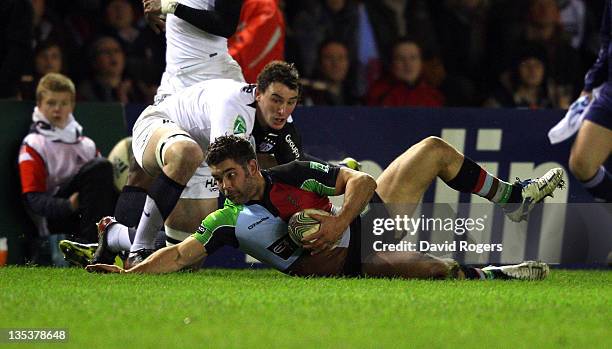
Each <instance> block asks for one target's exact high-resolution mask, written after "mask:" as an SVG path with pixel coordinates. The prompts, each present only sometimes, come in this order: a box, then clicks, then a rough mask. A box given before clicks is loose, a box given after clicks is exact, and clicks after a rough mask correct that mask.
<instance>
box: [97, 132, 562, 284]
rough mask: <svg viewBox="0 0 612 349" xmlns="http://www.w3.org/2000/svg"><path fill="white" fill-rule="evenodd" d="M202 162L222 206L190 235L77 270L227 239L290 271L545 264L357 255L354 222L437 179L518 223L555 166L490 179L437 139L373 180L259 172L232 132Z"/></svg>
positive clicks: (509, 273)
mask: <svg viewBox="0 0 612 349" xmlns="http://www.w3.org/2000/svg"><path fill="white" fill-rule="evenodd" d="M206 161H207V163H208V164H209V166H210V168H211V171H212V175H213V177H214V178H215V180H216V181H217V184H218V186H219V189H220V190H222V191H223V193H224V194H225V196H226V197H227V198H228V200H227V201H226V203H225V207H224V208H222V209H220V210H217V211H215V212H214V213H212V214H210V215H209V216H207V217H206V218H205V219H204V220H203V221H202V224H201V226H200V227H199V229H198V231H197V232H196V233H194V234H193V235H192V236H191V237H188V238H187V239H185V240H184V241H183V242H181V243H180V244H178V245H175V246H171V247H166V248H163V249H161V250H159V251H157V252H155V253H154V254H152V255H151V256H150V257H148V258H147V259H146V260H145V261H143V262H142V263H140V264H139V265H137V266H135V267H133V268H131V269H128V270H124V269H122V268H120V267H118V266H115V265H105V264H96V265H89V266H87V270H88V271H92V272H114V273H123V272H129V273H168V272H173V271H177V270H180V269H183V268H185V267H189V266H198V265H200V264H201V263H202V261H203V259H204V258H205V257H206V256H207V255H209V254H212V253H214V252H215V251H216V250H217V249H219V248H220V247H222V246H224V245H230V246H233V247H236V248H239V249H240V250H241V251H243V252H245V253H248V254H250V255H251V256H253V257H255V258H257V259H258V260H260V261H262V262H263V263H266V264H268V265H269V266H271V267H274V268H276V269H278V270H280V271H282V272H284V273H287V274H290V275H298V276H309V275H315V276H361V275H366V276H373V277H403V278H448V277H451V278H480V279H485V278H496V277H499V278H519V279H529V280H534V279H542V278H544V277H545V276H546V275H547V274H548V266H547V265H546V264H544V263H539V262H526V263H522V264H519V265H514V266H506V267H487V268H484V269H479V268H472V267H466V266H460V265H459V264H458V263H457V262H455V261H452V260H446V259H440V258H436V257H434V256H431V255H427V254H423V253H419V252H401V253H397V252H373V251H372V252H371V253H369V254H368V255H362V249H361V243H362V242H361V241H360V240H361V238H360V231H359V229H358V228H357V227H358V226H359V223H360V212H361V211H362V210H363V208H364V207H365V205H366V204H367V203H368V202H370V203H376V202H378V203H380V202H384V203H407V204H416V203H418V202H419V200H420V199H421V197H422V196H423V193H424V192H425V190H426V189H427V187H428V186H429V184H430V183H431V182H432V181H433V180H434V179H436V178H437V177H439V178H441V179H442V180H444V181H445V182H446V183H447V184H448V185H449V186H450V187H452V188H454V189H457V190H459V191H462V192H473V193H475V194H477V195H481V196H484V197H487V198H488V199H490V200H491V201H493V202H496V203H498V204H500V205H503V206H505V207H507V206H508V204H509V203H515V205H513V206H514V209H513V210H511V211H510V210H509V211H507V215H508V216H509V217H511V218H512V219H514V220H520V219H523V218H525V217H526V214H527V213H528V212H529V211H530V210H531V209H532V208H533V206H534V204H535V203H536V202H538V201H541V200H542V199H543V198H544V197H545V196H547V195H550V194H551V193H552V192H553V191H554V189H555V188H557V187H558V186H561V185H562V176H563V170H561V169H559V168H556V169H552V170H550V171H548V172H547V173H546V174H545V175H544V176H543V177H542V178H539V179H536V180H533V181H532V180H527V181H524V182H521V183H516V184H514V185H512V184H509V183H505V182H503V181H501V180H499V179H497V178H495V177H493V176H491V175H490V174H489V173H487V172H486V171H484V170H483V169H482V168H480V166H478V165H477V164H476V163H474V162H473V161H472V160H470V159H469V158H467V157H464V156H463V155H462V154H461V153H459V152H458V151H457V150H456V149H455V148H453V147H452V146H451V145H449V144H448V143H446V142H445V141H444V140H442V139H440V138H437V137H429V138H426V139H425V140H423V141H421V142H419V143H418V144H416V145H414V146H412V147H411V148H410V149H408V150H407V151H406V152H405V153H404V154H402V155H400V156H399V157H398V158H397V159H395V161H393V162H392V163H391V165H389V167H388V168H387V169H386V170H385V171H384V172H383V173H382V174H381V176H380V177H379V179H378V181H374V179H373V178H372V177H370V176H369V175H368V174H365V173H362V172H356V171H353V170H350V169H347V168H340V167H335V166H330V165H323V164H320V163H316V162H302V161H295V162H291V163H289V164H286V165H281V166H277V167H274V168H271V169H269V170H260V169H259V166H258V164H257V161H256V160H255V153H254V152H253V149H252V147H251V145H250V144H249V142H248V141H246V140H244V139H242V138H240V137H235V136H223V137H219V138H217V140H216V141H215V142H214V143H211V145H210V147H209V152H208V154H207V157H206ZM341 194H345V197H344V203H343V206H342V208H341V209H340V211H339V212H338V213H337V215H336V216H320V215H317V216H314V218H315V219H318V220H320V222H321V226H320V229H319V231H318V232H317V233H315V234H314V235H311V236H309V237H308V238H307V240H308V241H303V243H304V245H303V247H298V246H296V245H295V244H292V243H291V242H290V240H289V237H288V234H287V223H286V222H287V220H288V219H289V217H291V216H292V215H293V214H294V213H296V212H299V211H301V210H303V209H306V208H317V209H322V210H326V211H330V210H331V208H332V205H331V203H330V201H329V198H328V195H341ZM101 240H103V239H101ZM338 242H339V243H338ZM336 243H338V246H337V247H334V245H336ZM307 250H312V251H311V252H308V251H307Z"/></svg>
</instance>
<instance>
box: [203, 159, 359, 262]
mask: <svg viewBox="0 0 612 349" xmlns="http://www.w3.org/2000/svg"><path fill="white" fill-rule="evenodd" d="M338 172H339V168H338V167H336V166H331V165H325V164H321V163H318V162H306V161H294V162H291V163H288V164H285V165H281V166H276V167H273V168H271V169H269V170H263V171H262V173H263V176H264V178H265V180H266V188H265V192H264V197H263V199H262V200H260V201H250V202H248V203H246V204H244V205H236V204H234V203H232V202H231V201H229V200H226V201H225V205H224V207H223V208H222V209H219V210H217V211H215V212H213V213H212V214H210V215H209V216H208V217H206V218H205V219H204V220H203V221H202V224H201V225H200V227H199V228H198V231H197V232H196V233H195V234H193V237H194V238H196V239H197V240H198V241H200V242H201V243H202V244H203V245H204V247H205V249H206V252H207V254H212V253H214V252H215V251H216V250H217V249H219V248H220V247H222V246H224V245H229V246H233V247H235V248H239V249H240V250H241V251H243V252H245V253H247V254H249V255H251V256H253V257H255V258H257V259H258V260H260V261H261V262H263V263H266V264H268V265H270V266H271V267H274V268H276V269H278V270H281V271H285V270H287V269H288V268H289V267H290V266H291V264H293V263H294V262H295V261H296V260H297V259H298V258H299V257H300V256H301V255H302V253H304V249H302V248H300V247H298V246H296V245H295V244H294V243H293V242H292V241H291V239H290V238H289V235H288V233H287V221H288V220H289V218H290V217H291V216H292V215H293V214H294V213H296V212H299V211H301V210H304V209H307V208H317V209H320V210H325V211H328V212H331V210H332V204H331V202H330V201H329V198H328V195H333V194H334V193H335V190H336V188H335V186H336V177H337V176H338ZM348 238H349V232H348V229H347V231H346V232H345V233H344V236H343V239H342V243H341V245H340V246H342V247H345V246H347V245H348Z"/></svg>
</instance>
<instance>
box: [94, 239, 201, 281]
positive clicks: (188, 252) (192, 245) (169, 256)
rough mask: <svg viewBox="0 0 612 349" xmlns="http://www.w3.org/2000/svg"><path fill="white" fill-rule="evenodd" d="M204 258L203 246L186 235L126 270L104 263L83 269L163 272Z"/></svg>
mask: <svg viewBox="0 0 612 349" xmlns="http://www.w3.org/2000/svg"><path fill="white" fill-rule="evenodd" d="M204 258H206V250H205V249H204V246H202V244H201V243H200V242H199V241H198V240H196V239H194V238H193V237H188V238H187V239H185V240H184V241H183V242H181V243H180V244H177V245H174V246H170V247H165V248H162V249H161V250H158V251H155V253H153V254H152V255H150V256H149V257H148V258H147V259H145V260H144V261H143V262H142V263H140V264H138V265H136V266H135V267H133V268H131V269H128V270H124V269H122V268H120V267H118V266H116V265H106V264H93V265H88V266H87V267H86V268H85V269H86V270H87V271H89V272H92V273H119V274H123V273H144V274H164V273H171V272H174V271H178V270H181V269H183V268H185V267H188V266H192V265H195V264H198V263H201V262H202V261H203V260H204Z"/></svg>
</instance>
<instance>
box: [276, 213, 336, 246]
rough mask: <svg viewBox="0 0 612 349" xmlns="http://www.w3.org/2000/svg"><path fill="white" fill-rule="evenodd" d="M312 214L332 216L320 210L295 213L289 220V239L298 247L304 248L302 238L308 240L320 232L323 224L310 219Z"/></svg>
mask: <svg viewBox="0 0 612 349" xmlns="http://www.w3.org/2000/svg"><path fill="white" fill-rule="evenodd" d="M310 214H318V215H321V216H330V215H331V214H330V213H329V212H327V211H323V210H318V209H315V208H309V209H305V210H303V211H299V212H296V213H294V214H293V216H291V218H290V219H289V223H288V224H287V226H288V230H289V237H290V238H291V240H292V241H293V242H294V243H295V244H296V245H298V246H302V238H307V237H308V236H309V235H312V234H314V233H316V232H318V231H319V228H320V227H321V223H319V221H317V220H316V219H314V218H312V217H310ZM336 245H337V244H336ZM334 247H335V246H334Z"/></svg>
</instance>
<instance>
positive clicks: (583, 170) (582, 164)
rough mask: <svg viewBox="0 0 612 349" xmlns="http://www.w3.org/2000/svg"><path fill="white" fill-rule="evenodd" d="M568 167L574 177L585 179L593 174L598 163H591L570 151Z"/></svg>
mask: <svg viewBox="0 0 612 349" xmlns="http://www.w3.org/2000/svg"><path fill="white" fill-rule="evenodd" d="M569 168H570V171H571V172H572V174H573V175H574V176H575V177H576V178H578V179H579V180H581V181H586V180H588V179H590V178H591V177H593V175H595V173H596V172H597V169H598V168H599V165H598V164H591V163H590V161H589V160H588V159H587V158H586V157H584V156H582V155H581V154H576V153H571V154H570V158H569Z"/></svg>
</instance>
